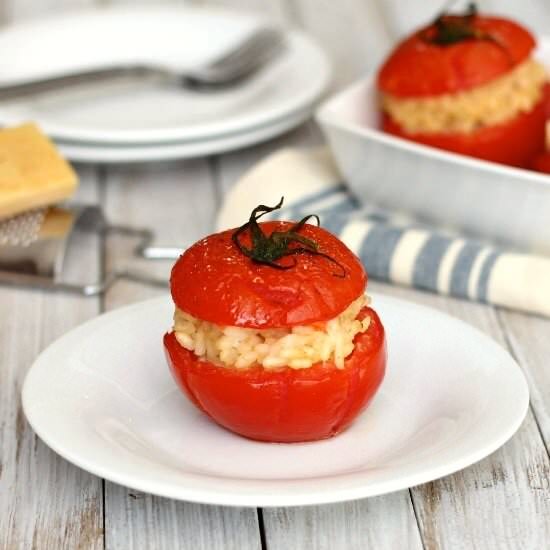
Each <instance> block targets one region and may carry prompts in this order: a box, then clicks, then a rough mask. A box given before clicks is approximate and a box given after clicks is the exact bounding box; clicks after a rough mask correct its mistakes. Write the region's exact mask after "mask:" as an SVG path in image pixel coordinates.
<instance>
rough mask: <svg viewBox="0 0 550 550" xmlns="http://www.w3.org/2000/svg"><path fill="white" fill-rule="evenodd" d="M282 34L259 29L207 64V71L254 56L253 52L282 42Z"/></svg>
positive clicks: (276, 31)
mask: <svg viewBox="0 0 550 550" xmlns="http://www.w3.org/2000/svg"><path fill="white" fill-rule="evenodd" d="M282 39H283V34H282V32H281V31H279V30H278V29H275V28H261V29H258V30H257V31H255V32H253V33H252V34H251V35H250V36H249V37H247V38H246V39H244V40H243V41H242V43H241V44H240V45H238V46H237V47H236V48H233V49H232V50H231V51H229V52H227V53H226V54H224V55H222V56H221V57H219V58H217V59H216V60H214V61H212V62H211V63H209V64H208V66H207V67H208V69H217V68H219V66H220V65H226V64H228V63H233V62H234V61H238V60H240V59H241V58H243V57H245V56H249V55H254V53H255V51H258V50H264V49H266V48H270V47H271V46H272V45H275V44H276V43H278V42H280V41H282Z"/></svg>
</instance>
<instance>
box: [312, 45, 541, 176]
mask: <svg viewBox="0 0 550 550" xmlns="http://www.w3.org/2000/svg"><path fill="white" fill-rule="evenodd" d="M538 43H539V44H540V46H539V48H538V50H537V53H536V56H537V57H539V58H540V55H541V52H543V51H547V52H550V37H544V36H542V37H539V38H538ZM549 59H550V55H549ZM547 62H548V60H547ZM375 80H376V72H374V71H373V72H370V73H369V74H368V75H366V76H365V77H363V78H361V79H360V80H358V81H357V82H354V83H352V84H351V85H350V86H348V87H346V88H345V89H343V90H341V91H339V92H337V93H336V94H334V95H332V96H330V97H329V98H327V99H326V100H325V101H323V103H322V104H321V105H320V106H319V107H318V109H317V110H316V112H315V119H316V120H317V121H318V122H319V123H320V124H322V125H327V126H333V127H335V128H337V129H342V130H345V131H347V132H349V133H352V134H355V135H357V136H360V137H362V138H367V139H370V140H373V141H376V142H378V143H383V144H385V145H387V146H389V147H390V148H396V149H402V150H405V151H409V152H412V153H416V154H418V155H422V156H424V157H430V158H433V159H438V160H442V161H446V162H447V163H448V164H449V165H452V164H461V165H463V166H468V167H470V168H474V169H477V170H483V171H485V172H492V173H496V174H502V175H506V176H513V177H516V178H518V179H527V180H530V181H533V182H535V183H539V184H542V185H545V186H550V177H549V176H547V175H544V174H539V173H537V172H534V171H532V170H525V169H522V168H514V167H511V166H505V165H503V164H498V163H496V162H490V161H486V160H480V159H475V158H472V157H468V156H465V155H459V154H458V153H452V152H449V151H444V150H442V149H436V148H435V147H430V146H428V145H423V144H420V143H415V142H412V141H408V140H406V139H403V138H400V137H396V136H392V135H390V134H387V133H385V132H383V131H382V130H380V129H378V128H374V127H370V126H365V125H361V124H359V123H358V122H353V121H350V120H344V119H343V117H342V116H341V114H340V113H339V107H340V106H341V105H342V104H343V103H345V102H346V100H347V98H348V97H349V96H351V95H353V94H355V93H357V91H358V90H360V89H364V88H367V87H368V88H370V87H372V86H373V85H374V82H375Z"/></svg>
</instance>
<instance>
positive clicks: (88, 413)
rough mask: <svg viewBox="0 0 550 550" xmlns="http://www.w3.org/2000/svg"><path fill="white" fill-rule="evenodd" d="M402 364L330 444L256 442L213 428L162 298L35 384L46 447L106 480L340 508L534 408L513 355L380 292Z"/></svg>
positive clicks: (92, 332) (467, 453) (120, 313)
mask: <svg viewBox="0 0 550 550" xmlns="http://www.w3.org/2000/svg"><path fill="white" fill-rule="evenodd" d="M373 303H374V306H375V308H376V309H377V310H378V312H379V313H380V316H381V318H382V320H383V322H384V324H385V326H386V330H387V335H388V350H389V363H388V369H387V375H386V378H385V380H384V382H383V384H382V386H381V388H380V391H379V393H378V394H377V396H376V398H375V399H374V401H373V403H372V405H371V406H370V407H369V408H368V409H367V410H366V411H365V412H364V413H363V414H362V415H361V416H360V417H359V419H358V420H357V421H356V422H355V423H354V424H353V425H352V426H351V428H349V429H348V430H347V431H346V432H344V433H343V434H341V435H339V436H337V437H335V438H333V439H330V440H325V441H321V442H316V443H304V444H273V443H258V442H254V441H249V440H247V439H244V438H242V437H239V436H237V435H234V434H232V433H230V432H228V431H226V430H224V429H223V428H220V427H219V426H217V425H216V424H214V423H213V422H211V421H210V420H209V419H208V418H206V416H204V415H203V414H202V413H200V412H199V411H197V410H196V409H195V408H194V407H193V406H192V405H191V404H190V403H189V402H188V401H187V400H186V398H185V397H184V396H183V395H182V394H181V393H180V391H179V390H178V389H176V385H175V383H174V381H173V380H172V378H171V376H170V373H169V370H168V367H167V365H166V361H165V358H164V351H163V347H162V335H163V333H164V332H165V330H166V329H167V328H168V327H169V326H170V323H171V318H172V312H173V306H172V303H171V300H170V299H169V298H168V297H166V298H161V299H155V300H150V301H147V302H143V303H140V304H136V305H133V306H129V307H125V308H122V309H119V310H117V311H114V312H111V313H108V314H106V315H102V316H100V317H97V318H95V319H93V320H92V321H89V322H88V323H85V324H84V325H82V326H80V327H78V328H76V329H74V330H72V331H71V332H69V333H67V334H66V335H65V336H63V337H62V338H60V339H59V340H57V342H55V343H53V344H52V345H51V346H50V347H49V348H47V349H46V350H45V351H44V352H43V353H42V354H41V355H40V357H39V358H38V359H37V360H36V362H35V363H34V365H33V367H32V368H31V370H30V371H29V373H28V375H27V378H26V380H25V384H24V387H23V407H24V410H25V414H26V415H27V418H28V420H29V422H30V424H31V426H32V427H33V428H34V430H35V431H36V433H37V434H38V435H39V436H40V438H41V439H42V440H43V441H44V442H45V443H46V444H48V445H49V446H50V447H51V448H52V449H53V450H55V451H56V452H57V453H59V454H60V455H61V456H63V457H64V458H66V459H67V460H69V461H70V462H73V463H74V464H76V465H77V466H80V467H81V468H84V469H85V470H88V471H90V472H92V473H94V474H96V475H99V476H102V477H104V478H106V479H109V480H111V481H114V482H116V483H120V484H122V485H126V486H128V487H132V488H134V489H138V490H142V491H146V492H149V493H153V494H157V495H162V496H166V497H170V498H176V499H182V500H188V501H193V502H203V503H209V504H224V505H235V506H293V505H306V504H320V503H328V502H338V501H344V500H350V499H356V498H361V497H368V496H374V495H379V494H383V493H388V492H390V491H397V490H400V489H404V488H406V487H410V486H413V485H417V484H420V483H424V482H427V481H430V480H433V479H436V478H439V477H441V476H444V475H447V474H450V473H452V472H455V471H457V470H459V469H461V468H464V467H466V466H468V465H470V464H472V463H474V462H476V461H478V460H480V459H482V458H483V457H485V456H487V455H488V454H490V453H492V452H493V451H494V450H495V449H497V448H498V447H500V446H501V445H502V444H503V443H504V442H505V441H506V440H507V439H508V438H510V437H511V436H512V434H513V433H514V432H515V431H516V430H517V429H518V427H519V426H520V424H521V422H522V420H523V418H524V416H525V414H526V411H527V407H528V402H529V396H528V389H527V384H526V382H525V379H524V377H523V375H522V373H521V370H520V368H519V367H518V365H517V364H516V363H515V362H514V361H513V359H512V358H511V357H510V355H509V354H508V353H507V352H506V351H504V350H503V349H502V348H500V347H499V346H498V345H497V344H496V343H495V342H493V341H492V340H491V339H489V338H488V337H486V336H485V335H483V334H482V333H481V332H479V331H477V330H476V329H474V328H472V327H470V326H469V325H467V324H465V323H463V322H461V321H458V320H456V319H453V318H452V317H449V316H447V315H444V314H441V313H438V312H436V311H433V310H430V309H428V308H424V307H421V306H417V305H414V304H410V303H407V302H404V301H400V300H396V299H393V298H387V297H384V296H375V297H374V300H373Z"/></svg>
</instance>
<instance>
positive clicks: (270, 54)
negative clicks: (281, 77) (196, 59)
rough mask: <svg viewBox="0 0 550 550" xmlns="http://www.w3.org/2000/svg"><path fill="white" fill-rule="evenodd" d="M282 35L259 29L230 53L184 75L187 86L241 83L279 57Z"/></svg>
mask: <svg viewBox="0 0 550 550" xmlns="http://www.w3.org/2000/svg"><path fill="white" fill-rule="evenodd" d="M284 38H285V37H284V35H283V33H282V32H281V31H278V30H276V29H261V30H260V31H258V32H256V33H254V34H253V35H252V36H250V37H249V38H247V39H246V40H245V41H244V42H243V43H242V44H241V45H240V46H238V47H237V48H236V49H235V50H232V51H231V52H230V53H228V54H226V55H224V56H223V57H221V58H218V59H217V60H216V61H214V62H213V63H210V64H208V65H206V66H204V67H200V68H198V69H196V70H194V71H192V72H190V73H187V74H186V77H185V80H186V82H187V83H188V84H191V85H195V84H196V85H199V86H204V85H205V86H210V85H212V86H216V85H219V84H222V83H230V82H236V81H238V80H241V79H242V78H244V77H246V76H247V75H249V74H250V73H252V72H254V71H255V70H257V69H258V68H259V67H260V66H261V65H262V64H265V63H267V62H268V61H270V60H271V59H273V58H274V57H276V56H277V55H279V54H280V53H281V51H282V50H284V48H285V40H284Z"/></svg>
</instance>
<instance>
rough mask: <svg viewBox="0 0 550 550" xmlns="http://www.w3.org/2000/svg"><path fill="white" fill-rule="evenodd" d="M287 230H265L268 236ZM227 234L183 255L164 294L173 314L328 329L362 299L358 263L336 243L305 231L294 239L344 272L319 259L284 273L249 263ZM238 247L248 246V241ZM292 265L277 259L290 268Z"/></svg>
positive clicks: (274, 225)
mask: <svg viewBox="0 0 550 550" xmlns="http://www.w3.org/2000/svg"><path fill="white" fill-rule="evenodd" d="M292 223H293V222H264V223H261V224H260V226H261V228H262V230H263V231H264V232H265V233H266V234H268V235H270V234H271V233H272V232H273V231H275V230H277V231H284V230H286V229H288V228H289V227H290V226H291V225H292ZM234 231H235V230H234V229H231V230H228V231H223V232H221V233H216V234H214V235H210V236H209V237H206V238H204V239H202V240H200V241H199V242H197V243H195V244H194V245H193V246H191V247H190V248H189V249H187V250H186V251H185V252H184V253H183V254H182V256H180V258H179V259H178V261H177V262H176V263H175V265H174V267H173V268H172V275H171V278H170V288H171V292H172V298H173V299H174V302H175V304H176V306H177V307H178V308H180V309H181V310H183V311H185V312H187V313H189V314H190V315H193V316H194V317H196V318H198V319H202V320H204V321H209V322H211V323H216V324H218V325H224V326H238V327H248V328H260V329H266V328H280V327H290V326H295V325H310V324H312V323H315V322H318V321H327V320H329V319H332V318H334V317H336V316H337V315H339V314H340V313H342V311H344V310H345V309H346V308H347V307H348V306H349V305H350V304H351V302H353V301H354V300H355V299H357V298H358V297H359V296H360V295H361V294H362V293H363V291H364V289H365V286H366V284H367V275H366V273H365V270H364V269H363V266H362V265H361V262H360V260H359V258H357V256H356V255H355V254H354V253H353V252H352V251H351V250H350V249H349V248H348V247H347V246H346V245H345V244H344V243H342V241H340V240H339V239H338V238H337V237H335V236H334V235H332V234H331V233H329V232H328V231H326V230H324V229H322V228H321V227H316V226H314V225H309V224H306V225H305V226H304V227H303V228H302V230H301V231H300V235H302V236H304V237H306V238H309V239H313V240H314V241H316V242H317V243H318V245H319V250H320V251H322V252H323V253H325V254H328V255H329V256H331V257H332V258H334V259H335V260H336V261H338V262H339V263H340V265H341V266H343V267H344V268H345V276H343V277H340V276H338V274H341V273H342V272H341V270H340V268H339V266H338V265H335V264H334V263H332V262H330V261H329V260H327V259H326V258H323V257H321V256H314V255H310V254H300V255H296V256H293V258H294V259H295V260H296V265H295V266H294V267H292V268H291V269H288V270H280V269H275V268H273V267H270V266H265V265H260V264H257V263H254V262H253V261H252V260H251V259H250V258H248V257H247V256H245V255H244V254H243V253H242V252H241V251H240V250H239V249H238V248H237V246H236V245H235V244H234V243H233V242H232V240H231V236H232V234H233V232H234ZM243 243H244V244H246V245H247V246H249V245H250V239H249V235H248V234H245V235H243ZM291 261H292V258H288V257H287V258H283V259H282V260H281V262H284V263H286V264H287V265H288V262H291Z"/></svg>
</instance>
